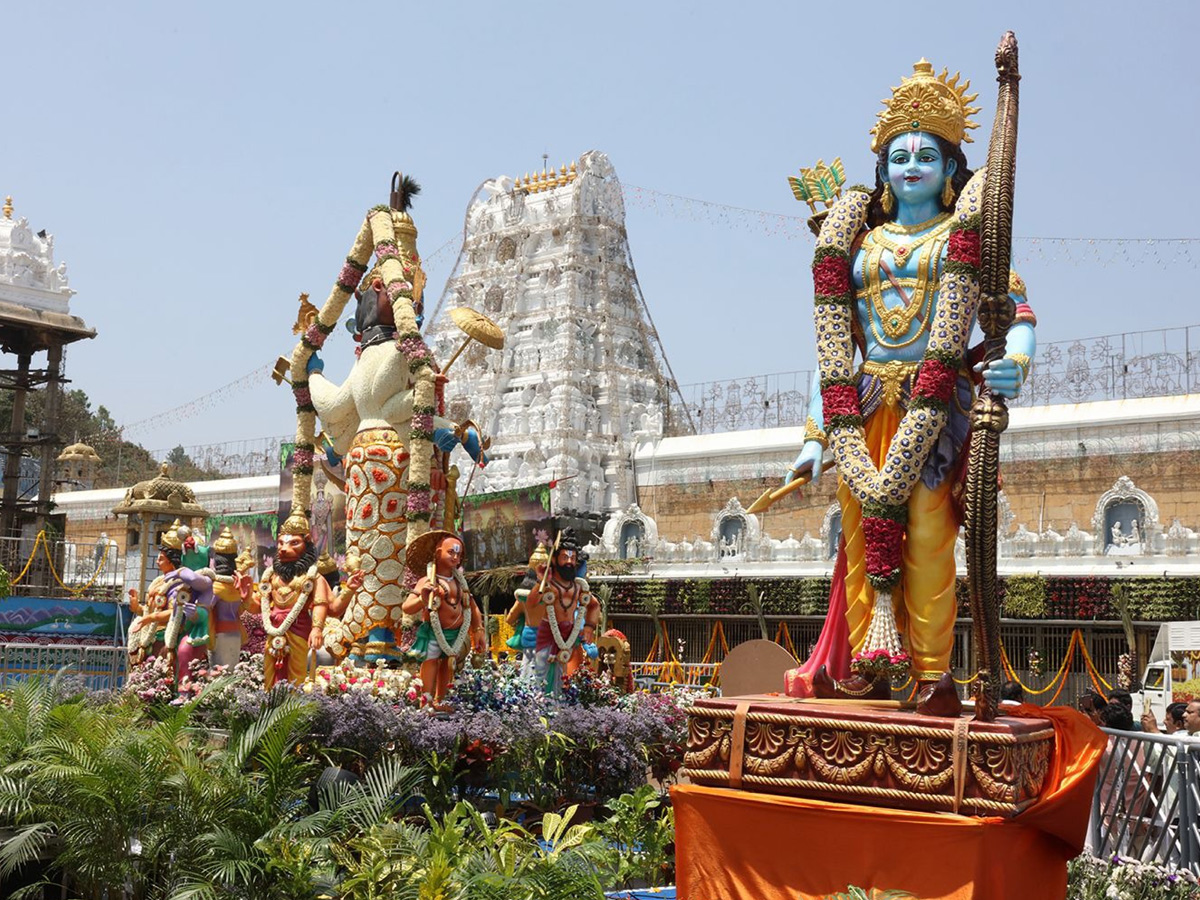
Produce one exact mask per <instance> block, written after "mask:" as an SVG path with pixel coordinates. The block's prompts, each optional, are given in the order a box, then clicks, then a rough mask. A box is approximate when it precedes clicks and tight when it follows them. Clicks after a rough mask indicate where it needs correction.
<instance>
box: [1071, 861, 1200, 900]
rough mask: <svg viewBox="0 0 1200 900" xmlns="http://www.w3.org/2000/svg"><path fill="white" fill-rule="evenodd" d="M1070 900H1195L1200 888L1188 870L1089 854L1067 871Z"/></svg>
mask: <svg viewBox="0 0 1200 900" xmlns="http://www.w3.org/2000/svg"><path fill="white" fill-rule="evenodd" d="M1067 877H1068V881H1067V900H1196V898H1200V886H1198V885H1197V882H1196V876H1195V875H1193V874H1192V873H1191V872H1188V871H1186V870H1176V869H1168V868H1165V867H1163V866H1160V865H1156V864H1153V863H1143V862H1138V861H1137V860H1133V859H1125V858H1123V857H1120V856H1114V857H1112V858H1111V859H1097V858H1096V857H1094V856H1090V855H1089V854H1087V853H1084V854H1081V855H1080V856H1077V857H1076V858H1075V859H1073V860H1071V862H1070V864H1069V866H1068V868H1067Z"/></svg>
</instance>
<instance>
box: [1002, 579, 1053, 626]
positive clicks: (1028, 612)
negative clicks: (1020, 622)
mask: <svg viewBox="0 0 1200 900" xmlns="http://www.w3.org/2000/svg"><path fill="white" fill-rule="evenodd" d="M1003 610H1004V615H1005V616H1008V617H1009V618H1012V619H1041V618H1044V617H1045V615H1046V579H1045V578H1043V577H1042V576H1041V575H1013V576H1012V577H1010V578H1009V579H1008V580H1007V581H1006V582H1005V585H1004V604H1003Z"/></svg>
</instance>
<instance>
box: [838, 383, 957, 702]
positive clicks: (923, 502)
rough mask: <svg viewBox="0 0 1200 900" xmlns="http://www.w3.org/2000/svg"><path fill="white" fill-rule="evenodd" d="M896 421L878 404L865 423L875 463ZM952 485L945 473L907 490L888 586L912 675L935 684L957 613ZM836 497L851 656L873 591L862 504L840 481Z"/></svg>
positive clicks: (893, 411) (894, 413)
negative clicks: (892, 581)
mask: <svg viewBox="0 0 1200 900" xmlns="http://www.w3.org/2000/svg"><path fill="white" fill-rule="evenodd" d="M899 424H900V412H899V410H898V409H897V407H896V406H894V405H888V404H886V403H884V404H881V405H880V407H879V408H878V409H877V410H876V411H875V413H874V414H873V415H872V416H871V417H870V418H869V419H867V421H866V428H865V430H866V441H867V448H868V450H869V452H870V454H871V459H872V460H873V461H874V463H875V465H876V466H878V465H880V463H881V461H882V459H883V457H884V455H885V454H886V453H887V451H888V447H889V445H890V444H891V442H892V437H893V436H894V435H895V433H896V428H897V426H898V425H899ZM953 485H954V477H953V475H952V474H951V475H948V476H947V477H946V478H945V479H944V480H943V481H942V483H941V484H940V485H938V487H936V488H933V489H930V488H928V487H926V486H925V484H924V483H923V482H921V481H918V482H917V485H916V487H915V488H913V492H912V495H911V496H910V497H909V500H908V527H907V529H906V536H905V540H904V560H903V569H902V570H901V577H900V583H899V584H897V585H896V587H895V588H893V589H892V603H893V606H894V608H895V612H896V621H897V624H898V625H899V627H900V632H901V634H903V635H905V643H906V645H907V647H908V652H909V654H910V655H911V656H912V660H913V662H912V671H913V676H914V677H916V678H917V679H920V680H931V679H935V678H937V677H938V676H939V675H940V674H941V673H942V672H945V671H947V670H948V669H949V668H950V652H951V650H952V649H953V647H954V620H955V618H956V617H957V614H958V602H957V600H956V598H955V593H954V587H955V579H956V574H957V573H956V568H955V564H954V541H955V539H956V538H957V537H958V527H959V524H960V520H959V514H958V510H957V509H956V507H955V504H954V502H953V498H952V496H951V492H952V490H953ZM837 497H838V504H839V505H840V506H841V508H842V535H843V537H844V539H845V542H846V582H845V583H846V621H847V623H848V625H849V626H850V646H851V648H852V650H853V651H854V652H855V653H857V652H859V651H860V650H861V649H862V645H863V641H864V640H865V638H866V636H867V628H868V627H869V626H870V624H871V610H872V608H873V607H874V604H875V589H874V588H873V587H871V583H870V582H869V581H868V580H867V564H866V539H865V537H864V536H863V530H862V506H861V505H860V504H859V502H858V500H857V499H855V497H854V495H853V494H852V493H851V491H850V488H849V486H848V485H847V484H846V482H845V481H844V480H843V479H842V478H841V477H840V476H839V477H838V490H837Z"/></svg>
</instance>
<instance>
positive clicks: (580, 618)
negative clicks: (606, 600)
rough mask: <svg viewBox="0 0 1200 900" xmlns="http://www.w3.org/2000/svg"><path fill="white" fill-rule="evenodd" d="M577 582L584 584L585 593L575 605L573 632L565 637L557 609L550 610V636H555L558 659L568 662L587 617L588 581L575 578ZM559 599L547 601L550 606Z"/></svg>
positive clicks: (561, 661)
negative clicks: (559, 623)
mask: <svg viewBox="0 0 1200 900" xmlns="http://www.w3.org/2000/svg"><path fill="white" fill-rule="evenodd" d="M575 582H576V584H581V585H582V586H583V593H582V594H580V596H579V603H578V604H577V605H576V606H575V621H574V623H573V624H572V626H571V633H570V634H569V635H567V637H566V638H565V639H564V638H563V636H562V631H561V630H560V629H559V627H558V616H557V615H556V614H555V610H553V609H552V610H550V613H551V615H550V617H549V619H550V637H552V638H554V643H555V645H556V646H557V647H558V653H557V654H556V655H557V657H558V661H559V662H560V663H566V662H567V661H568V660H570V658H571V653H572V651H573V650H574V648H575V644H576V643H578V641H579V635H580V634H582V633H583V626H584V620H585V619H586V618H587V615H586V613H587V606H586V604H585V603H584V598H585V597H587V595H588V586H587V582H586V581H584V580H583V579H582V578H577V579H575ZM556 603H557V601H556V600H555V599H554V598H553V597H551V598H550V600H549V601H547V605H548V606H555V605H556Z"/></svg>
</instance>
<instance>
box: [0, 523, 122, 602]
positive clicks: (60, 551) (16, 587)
mask: <svg viewBox="0 0 1200 900" xmlns="http://www.w3.org/2000/svg"><path fill="white" fill-rule="evenodd" d="M35 545H36V547H35ZM35 549H36V551H37V552H36V553H35V552H34V551H35ZM31 557H32V558H31ZM0 565H2V566H4V568H5V570H6V571H7V572H8V574H9V576H10V577H11V578H13V579H16V578H17V577H18V576H20V577H21V580H20V581H19V582H17V583H15V584H13V585H12V586H11V589H10V593H11V594H13V595H17V596H22V597H53V598H55V599H65V598H75V599H79V600H112V601H119V600H120V599H121V595H122V587H123V586H124V583H125V556H124V554H123V553H122V552H121V549H120V547H119V546H118V545H117V544H116V542H115V541H108V542H101V541H92V542H74V541H64V540H59V539H55V538H50V539H47V540H46V541H45V543H44V544H38V542H37V540H36V538H34V537H5V538H0ZM22 572H24V575H22V574H21V573H22Z"/></svg>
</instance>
